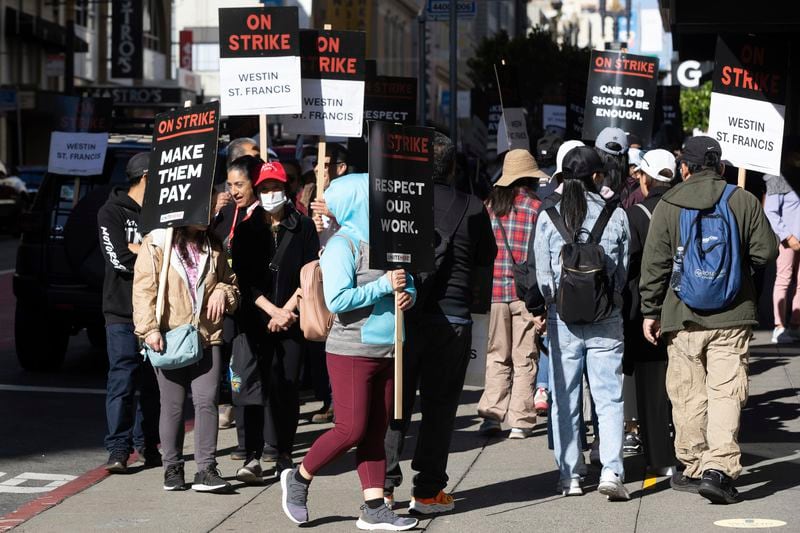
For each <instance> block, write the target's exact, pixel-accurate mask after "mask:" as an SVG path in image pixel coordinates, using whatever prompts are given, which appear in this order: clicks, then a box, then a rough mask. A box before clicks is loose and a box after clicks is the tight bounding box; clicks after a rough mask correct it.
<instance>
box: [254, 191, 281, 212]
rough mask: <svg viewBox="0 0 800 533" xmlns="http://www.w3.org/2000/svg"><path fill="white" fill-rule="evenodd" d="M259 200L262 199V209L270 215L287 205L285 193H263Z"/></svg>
mask: <svg viewBox="0 0 800 533" xmlns="http://www.w3.org/2000/svg"><path fill="white" fill-rule="evenodd" d="M259 198H260V199H261V207H263V208H264V209H265V210H266V211H267V212H268V213H275V212H276V211H279V210H280V209H281V207H283V204H285V203H286V195H285V194H284V192H283V191H274V192H265V193H261V194H260V195H259Z"/></svg>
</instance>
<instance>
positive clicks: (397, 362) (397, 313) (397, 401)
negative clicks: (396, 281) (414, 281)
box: [394, 292, 403, 420]
mask: <svg viewBox="0 0 800 533" xmlns="http://www.w3.org/2000/svg"><path fill="white" fill-rule="evenodd" d="M400 294H401V293H399V292H395V293H394V418H395V420H402V419H403V311H402V310H401V309H400Z"/></svg>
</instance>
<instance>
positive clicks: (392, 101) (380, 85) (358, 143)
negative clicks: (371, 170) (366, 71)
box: [347, 75, 417, 168]
mask: <svg viewBox="0 0 800 533" xmlns="http://www.w3.org/2000/svg"><path fill="white" fill-rule="evenodd" d="M364 120H365V121H369V120H383V121H385V122H393V123H396V124H415V123H416V122H417V78H401V77H395V76H369V75H368V76H367V80H366V85H365V87H364ZM363 133H364V134H362V136H361V137H358V138H352V139H350V140H349V141H348V143H347V151H348V152H349V156H350V157H349V159H350V161H349V162H350V164H351V165H354V166H355V167H357V168H366V167H367V142H366V139H365V137H366V135H365V134H366V130H365V131H364V132H363Z"/></svg>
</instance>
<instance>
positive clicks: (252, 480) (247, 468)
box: [236, 457, 264, 485]
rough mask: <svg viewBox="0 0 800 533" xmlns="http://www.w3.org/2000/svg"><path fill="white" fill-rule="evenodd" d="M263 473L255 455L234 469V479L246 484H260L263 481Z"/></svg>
mask: <svg viewBox="0 0 800 533" xmlns="http://www.w3.org/2000/svg"><path fill="white" fill-rule="evenodd" d="M263 475H264V472H263V471H262V470H261V463H259V461H258V459H257V458H255V457H252V458H251V459H250V460H249V461H245V463H244V465H243V466H242V467H241V468H240V469H239V470H237V471H236V479H238V480H239V481H241V482H242V483H245V484H247V485H260V484H261V483H263V482H264V479H263Z"/></svg>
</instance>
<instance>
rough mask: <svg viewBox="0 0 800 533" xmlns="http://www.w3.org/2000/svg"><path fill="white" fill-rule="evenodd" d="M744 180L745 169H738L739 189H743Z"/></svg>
mask: <svg viewBox="0 0 800 533" xmlns="http://www.w3.org/2000/svg"><path fill="white" fill-rule="evenodd" d="M746 180H747V169H746V168H742V167H739V179H738V185H739V187H741V188H742V189H744V183H745V181H746Z"/></svg>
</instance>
